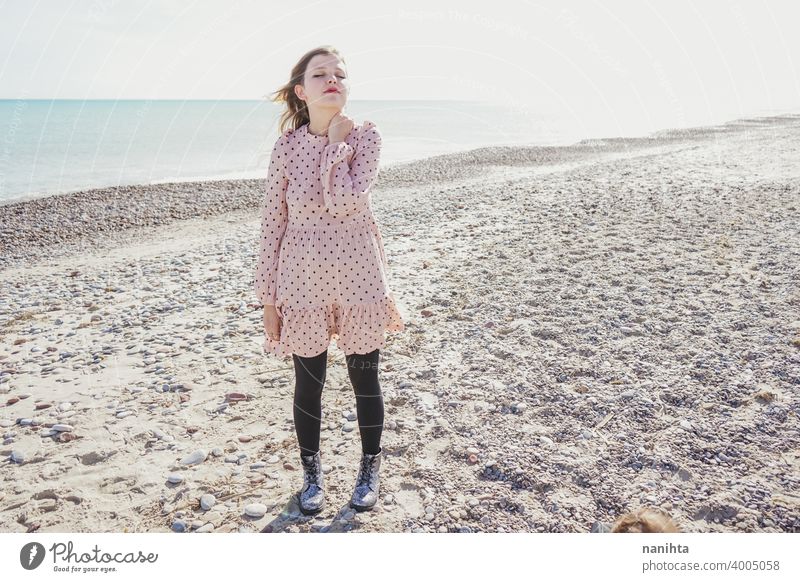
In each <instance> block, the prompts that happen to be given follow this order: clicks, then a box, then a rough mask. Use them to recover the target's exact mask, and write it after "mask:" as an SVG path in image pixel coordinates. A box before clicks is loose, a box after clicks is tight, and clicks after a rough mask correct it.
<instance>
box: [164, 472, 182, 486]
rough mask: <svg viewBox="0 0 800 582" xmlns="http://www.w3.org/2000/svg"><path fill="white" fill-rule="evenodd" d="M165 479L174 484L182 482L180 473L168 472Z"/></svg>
mask: <svg viewBox="0 0 800 582" xmlns="http://www.w3.org/2000/svg"><path fill="white" fill-rule="evenodd" d="M167 481H169V482H170V483H173V484H175V485H177V484H178V483H183V475H181V474H180V473H170V474H169V475H168V476H167Z"/></svg>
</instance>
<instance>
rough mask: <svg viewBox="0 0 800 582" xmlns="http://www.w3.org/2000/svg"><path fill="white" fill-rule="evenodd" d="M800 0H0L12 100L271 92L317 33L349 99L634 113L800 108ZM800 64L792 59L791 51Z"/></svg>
mask: <svg viewBox="0 0 800 582" xmlns="http://www.w3.org/2000/svg"><path fill="white" fill-rule="evenodd" d="M797 6H798V3H797V2H796V1H795V2H788V1H766V0H763V1H761V0H759V1H740V2H737V1H713V2H712V1H700V0H694V1H686V0H670V1H668V2H667V1H661V2H656V1H654V0H640V1H635V2H634V1H631V2H619V1H616V2H609V1H607V0H603V1H602V2H600V1H597V2H591V1H587V2H563V1H559V2H544V1H537V2H526V1H525V0H515V1H506V0H499V1H492V2H488V1H486V0H481V1H472V0H460V1H458V2H456V1H447V2H441V1H439V2H437V1H430V0H426V1H418V0H402V1H400V2H391V3H386V2H369V3H368V2H347V1H345V0H335V1H327V0H324V1H316V2H312V1H305V0H291V1H285V2H272V1H264V0H258V1H257V0H240V1H236V0H226V1H224V2H223V1H218V2H217V1H206V0H198V1H194V2H193V1H168V0H150V1H147V0H141V1H136V2H134V1H121V0H116V1H113V0H110V1H105V0H86V1H84V0H74V1H72V0H41V1H37V0H5V1H2V0H0V98H5V99H18V98H52V97H56V98H71V99H87V98H89V99H98V98H106V99H120V98H127V99H135V98H143V99H147V98H161V99H165V98H166V99H259V98H262V97H264V96H265V95H266V94H267V93H269V92H270V91H272V90H274V89H275V88H277V87H278V85H280V84H281V83H283V82H284V81H285V80H286V78H287V76H288V72H289V69H290V67H291V65H292V64H293V63H294V62H295V61H296V60H297V59H298V58H299V57H300V56H301V55H302V54H303V53H304V52H305V51H306V50H308V49H310V48H312V47H314V46H317V45H319V44H332V45H334V46H336V47H338V48H339V49H340V50H341V51H342V53H343V55H344V57H345V60H346V62H347V64H348V67H349V71H348V72H349V75H350V79H351V83H352V90H351V99H431V98H440V99H444V98H450V99H478V100H494V101H498V102H504V103H508V104H509V105H514V104H524V105H525V106H526V107H542V108H546V107H551V106H553V107H562V108H570V109H572V108H583V109H584V110H585V109H586V108H591V109H595V110H596V111H597V114H599V115H603V114H614V115H622V114H624V112H626V111H632V110H643V109H647V108H654V109H660V110H665V111H669V112H670V115H671V116H672V117H675V118H680V117H682V116H686V115H690V113H691V111H692V110H719V111H723V110H724V111H734V112H735V111H749V110H752V109H755V108H773V107H774V108H786V107H793V106H797V105H800V75H799V74H798V70H797V67H798V64H800V63H798V62H797V61H800V35H798V34H797V23H798V22H800V8H798V7H797ZM793 59H794V60H793Z"/></svg>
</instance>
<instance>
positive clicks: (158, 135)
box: [0, 99, 797, 204]
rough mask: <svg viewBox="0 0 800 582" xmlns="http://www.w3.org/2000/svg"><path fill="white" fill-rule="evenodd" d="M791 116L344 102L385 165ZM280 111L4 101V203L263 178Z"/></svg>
mask: <svg viewBox="0 0 800 582" xmlns="http://www.w3.org/2000/svg"><path fill="white" fill-rule="evenodd" d="M796 112H797V111H796V110H795V111H791V110H786V109H782V110H778V109H761V110H757V111H747V112H728V113H722V112H718V113H717V114H715V115H711V114H707V115H703V116H702V117H700V118H695V119H692V120H684V122H683V123H676V122H675V120H674V119H669V118H657V117H656V118H650V119H648V120H647V122H646V123H645V122H641V121H636V122H626V121H625V120H620V119H618V118H615V117H613V116H610V115H609V116H603V115H593V116H588V115H581V114H580V112H575V111H568V112H566V111H554V110H545V109H539V108H536V107H534V106H531V105H527V104H525V105H520V104H519V103H494V102H481V101H445V100H397V101H392V100H371V101H370V100H362V101H358V100H351V101H349V102H348V104H347V107H346V109H345V114H347V115H348V116H350V117H352V118H354V119H355V120H356V121H358V122H361V121H363V120H367V119H369V120H371V121H373V122H375V123H376V124H377V125H378V127H379V128H380V130H381V134H382V136H383V138H384V139H383V149H382V153H381V164H382V165H384V166H386V165H391V164H402V163H407V162H411V161H413V160H418V159H422V158H427V157H430V156H435V155H441V154H448V153H453V152H459V151H467V150H471V149H475V148H480V147H486V146H498V145H528V146H537V145H538V146H553V145H570V144H573V143H576V142H578V141H580V140H582V139H601V138H604V137H618V136H639V135H648V134H649V133H652V132H655V131H658V130H661V129H670V128H674V127H681V126H699V125H713V124H721V123H724V122H727V121H731V120H735V119H740V118H744V117H759V116H769V115H778V114H782V113H796ZM280 113H281V109H280V107H279V106H278V105H277V104H275V103H272V102H271V101H267V100H263V101H259V100H241V101H234V100H72V99H63V100H62V99H49V100H48V99H6V100H0V204H6V203H10V202H16V201H20V200H25V199H30V198H36V197H41V196H50V195H54V194H59V193H64V192H72V191H78V190H85V189H91V188H102V187H113V186H117V185H130V184H159V183H166V182H185V181H201V180H219V179H232V178H262V177H264V176H265V173H266V168H267V164H268V161H269V154H270V152H271V150H272V146H273V144H274V143H275V140H276V139H277V137H278V135H279V133H280V132H279V117H280Z"/></svg>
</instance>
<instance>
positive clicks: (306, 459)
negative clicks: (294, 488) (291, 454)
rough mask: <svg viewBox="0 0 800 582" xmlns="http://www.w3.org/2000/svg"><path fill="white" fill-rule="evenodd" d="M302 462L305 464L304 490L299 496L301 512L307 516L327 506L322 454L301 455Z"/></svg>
mask: <svg viewBox="0 0 800 582" xmlns="http://www.w3.org/2000/svg"><path fill="white" fill-rule="evenodd" d="M300 461H301V462H302V464H303V488H302V489H301V490H300V493H299V495H298V499H299V502H300V511H302V512H303V513H304V514H306V515H308V514H311V513H317V512H319V511H320V510H322V508H323V506H324V505H325V491H324V483H323V478H322V458H321V457H320V452H319V451H317V452H316V453H314V454H313V455H303V454H301V455H300Z"/></svg>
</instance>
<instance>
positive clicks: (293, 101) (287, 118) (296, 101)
mask: <svg viewBox="0 0 800 582" xmlns="http://www.w3.org/2000/svg"><path fill="white" fill-rule="evenodd" d="M317 55H332V56H335V57H338V58H339V60H340V61H342V63H344V62H345V61H344V59H343V58H342V55H340V54H339V51H338V50H337V49H336V48H334V47H333V46H331V45H328V44H326V45H322V46H319V47H317V48H315V49H312V50H310V51H308V52H307V53H306V54H304V55H303V56H302V57H301V58H300V60H299V61H297V64H295V66H294V67H292V72H291V74H290V75H289V81H288V82H287V83H286V84H285V85H283V86H282V87H281V88H280V89H278V90H277V91H274V92H273V93H272V94H271V95H272V96H271V97H270V101H272V102H274V103H285V104H286V107H285V108H284V110H283V113H281V118H280V123H279V131H280V133H283V132H284V131H286V130H287V129H288V128H292V129H297V128H298V127H300V126H301V125H303V124H304V123H308V122H309V121H311V117H310V116H309V114H308V107H307V106H306V102H305V101H303V100H302V99H300V98H299V97H298V96H297V94H296V93H295V92H294V87H295V85H302V84H303V77H304V76H305V74H306V69H307V68H308V63H309V62H310V61H311V59H313V58H314V57H315V56H317ZM345 64H346V63H345Z"/></svg>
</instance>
